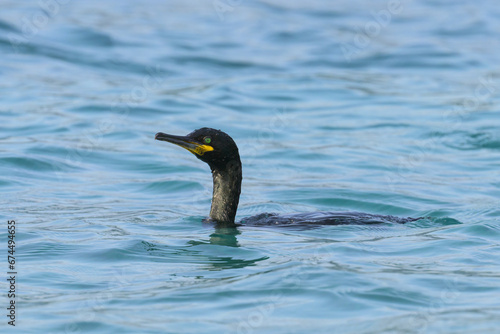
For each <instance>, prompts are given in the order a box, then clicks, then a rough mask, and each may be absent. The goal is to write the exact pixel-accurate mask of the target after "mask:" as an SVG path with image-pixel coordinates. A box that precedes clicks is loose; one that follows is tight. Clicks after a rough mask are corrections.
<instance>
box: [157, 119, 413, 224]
mask: <svg viewBox="0 0 500 334" xmlns="http://www.w3.org/2000/svg"><path fill="white" fill-rule="evenodd" d="M155 139H156V140H162V141H166V142H169V143H172V144H176V145H178V146H180V147H182V148H185V149H186V150H188V151H189V152H191V153H193V154H194V155H195V156H196V157H197V158H198V159H200V160H201V161H204V162H206V163H207V164H208V165H209V166H210V169H211V170H212V178H213V195H212V207H211V209H210V215H209V221H212V222H214V223H217V224H218V225H225V226H233V225H237V224H235V221H234V219H235V217H236V210H237V209H238V202H239V200H240V193H241V180H242V169H241V160H240V154H239V152H238V146H236V143H235V142H234V140H233V139H232V138H231V137H230V136H229V135H228V134H226V133H225V132H223V131H220V130H215V129H212V128H201V129H198V130H195V131H193V132H191V133H190V134H188V135H187V136H174V135H169V134H166V133H163V132H158V133H157V134H156V135H155ZM418 219H420V218H400V217H395V216H384V215H372V214H367V213H360V212H310V213H301V214H291V215H277V214H274V213H263V214H259V215H256V216H252V217H249V218H245V219H243V220H242V221H241V223H242V224H244V225H303V224H315V225H344V224H373V223H401V224H403V223H406V222H410V221H415V220H418Z"/></svg>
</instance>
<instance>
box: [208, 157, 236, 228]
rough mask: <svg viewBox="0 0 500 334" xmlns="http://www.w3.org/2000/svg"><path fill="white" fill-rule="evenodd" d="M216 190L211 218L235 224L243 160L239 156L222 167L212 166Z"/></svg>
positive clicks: (223, 222)
mask: <svg viewBox="0 0 500 334" xmlns="http://www.w3.org/2000/svg"><path fill="white" fill-rule="evenodd" d="M212 177H213V180H214V190H213V195H212V207H211V209H210V219H211V220H214V221H216V222H218V223H222V224H230V225H232V224H234V218H235V216H236V210H237V209H238V202H239V200H240V193H241V180H242V172H241V161H240V159H239V157H237V158H236V159H235V160H233V161H230V162H229V163H227V164H226V165H225V166H224V167H222V168H212Z"/></svg>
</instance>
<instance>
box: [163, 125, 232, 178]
mask: <svg viewBox="0 0 500 334" xmlns="http://www.w3.org/2000/svg"><path fill="white" fill-rule="evenodd" d="M155 139H156V140H162V141H166V142H169V143H172V144H175V145H178V146H180V147H182V148H185V149H186V150H188V151H189V152H191V153H193V154H194V155H195V156H196V157H197V158H198V159H200V160H201V161H204V162H206V163H207V164H208V165H209V166H210V168H211V169H212V170H221V169H225V168H226V166H227V165H228V164H229V163H234V162H235V161H238V163H239V161H240V156H239V153H238V147H237V146H236V143H235V142H234V140H233V139H232V138H231V137H230V136H229V135H228V134H227V133H225V132H223V131H220V130H215V129H212V128H201V129H198V130H194V131H193V132H191V133H190V134H188V135H187V136H174V135H169V134H166V133H163V132H158V133H157V134H156V135H155Z"/></svg>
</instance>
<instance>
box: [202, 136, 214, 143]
mask: <svg viewBox="0 0 500 334" xmlns="http://www.w3.org/2000/svg"><path fill="white" fill-rule="evenodd" d="M203 141H204V142H205V144H210V143H211V142H212V138H210V137H205V138H203Z"/></svg>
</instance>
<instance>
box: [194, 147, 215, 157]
mask: <svg viewBox="0 0 500 334" xmlns="http://www.w3.org/2000/svg"><path fill="white" fill-rule="evenodd" d="M189 150H190V151H191V152H192V153H194V154H198V155H203V154H205V153H206V152H210V151H213V150H214V148H213V147H212V146H210V145H200V146H196V148H195V149H194V150H192V149H189Z"/></svg>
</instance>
